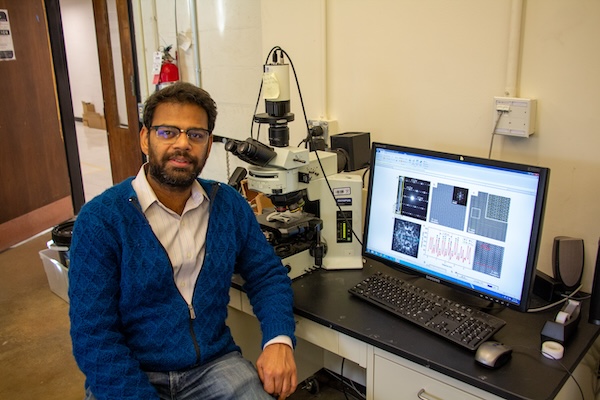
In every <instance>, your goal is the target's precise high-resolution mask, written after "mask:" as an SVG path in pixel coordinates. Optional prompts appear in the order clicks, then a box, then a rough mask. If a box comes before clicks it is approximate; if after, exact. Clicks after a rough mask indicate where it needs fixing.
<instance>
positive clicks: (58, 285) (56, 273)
mask: <svg viewBox="0 0 600 400" xmlns="http://www.w3.org/2000/svg"><path fill="white" fill-rule="evenodd" d="M40 258H41V259H42V264H44V271H46V277H47V278H48V284H49V285H50V290H52V291H53V292H54V293H55V294H56V295H57V296H58V297H60V298H61V299H63V300H64V301H66V302H67V303H68V302H69V273H68V272H69V270H68V269H67V268H66V267H65V266H64V265H62V264H61V263H60V261H59V260H60V255H59V253H58V251H56V250H51V249H46V250H42V251H40Z"/></svg>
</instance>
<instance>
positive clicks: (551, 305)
mask: <svg viewBox="0 0 600 400" xmlns="http://www.w3.org/2000/svg"><path fill="white" fill-rule="evenodd" d="M581 288H582V285H579V286H578V287H577V289H575V290H573V291H572V292H571V293H569V294H568V295H563V296H564V298H563V299H561V300H558V301H556V302H554V303H551V304H548V305H545V306H543V307H538V308H530V309H528V310H527V312H528V313H535V312H540V311H546V310H549V309H551V308H552V307H555V306H557V305H559V304H562V303H564V302H566V301H567V300H569V299H572V298H574V297H573V296H575V295H576V294H577V293H578V292H579V291H580V290H581Z"/></svg>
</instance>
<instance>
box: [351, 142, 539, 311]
mask: <svg viewBox="0 0 600 400" xmlns="http://www.w3.org/2000/svg"><path fill="white" fill-rule="evenodd" d="M549 173H550V170H549V169H548V168H541V167H537V166H532V165H523V164H516V163H509V162H503V161H497V160H491V159H484V158H475V157H469V156H464V155H458V154H448V153H442V152H437V151H430V150H423V149H415V148H409V147H403V146H397V145H392V144H384V143H373V145H372V148H371V171H370V177H369V188H368V194H367V205H366V213H365V227H364V241H363V251H362V252H363V257H365V259H367V261H368V260H375V261H379V262H381V263H383V264H385V265H387V266H389V267H392V268H395V269H399V270H402V271H403V272H408V273H412V274H416V275H418V276H422V277H426V278H427V279H429V280H431V281H434V282H438V283H441V284H445V285H448V286H451V287H454V288H458V289H460V290H461V291H465V292H468V293H470V294H473V295H476V296H478V297H481V298H483V299H487V300H491V301H493V302H496V303H499V304H501V305H504V306H507V307H510V308H513V309H516V310H519V311H526V310H527V307H528V304H529V296H530V294H531V293H532V288H533V282H534V279H535V271H536V260H537V254H538V250H539V245H540V236H541V228H542V219H543V216H544V205H545V199H546V191H547V187H548V179H549Z"/></svg>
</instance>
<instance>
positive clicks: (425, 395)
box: [417, 389, 442, 400]
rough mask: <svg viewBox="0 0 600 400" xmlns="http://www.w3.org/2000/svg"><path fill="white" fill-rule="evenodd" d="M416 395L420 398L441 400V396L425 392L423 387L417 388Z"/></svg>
mask: <svg viewBox="0 0 600 400" xmlns="http://www.w3.org/2000/svg"><path fill="white" fill-rule="evenodd" d="M417 397H418V398H419V399H421V400H442V399H441V398H439V397H437V396H434V395H432V394H427V392H425V389H421V390H419V393H417Z"/></svg>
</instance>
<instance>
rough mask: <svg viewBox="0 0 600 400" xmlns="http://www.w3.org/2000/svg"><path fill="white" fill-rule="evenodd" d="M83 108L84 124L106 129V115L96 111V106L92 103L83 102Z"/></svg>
mask: <svg viewBox="0 0 600 400" xmlns="http://www.w3.org/2000/svg"><path fill="white" fill-rule="evenodd" d="M81 106H82V108H83V115H82V119H83V125H84V126H89V127H90V128H95V129H102V130H106V120H105V119H104V116H102V115H101V114H98V113H97V112H96V107H94V105H93V104H92V103H88V102H85V101H82V102H81Z"/></svg>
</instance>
